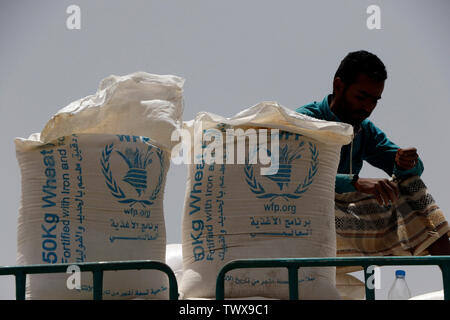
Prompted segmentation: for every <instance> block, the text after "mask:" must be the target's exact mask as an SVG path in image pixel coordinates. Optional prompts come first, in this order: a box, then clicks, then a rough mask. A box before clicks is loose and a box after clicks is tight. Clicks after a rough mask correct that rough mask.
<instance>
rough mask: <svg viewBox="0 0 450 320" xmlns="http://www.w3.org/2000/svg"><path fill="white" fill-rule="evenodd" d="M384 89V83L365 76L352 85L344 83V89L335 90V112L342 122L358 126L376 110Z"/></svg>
mask: <svg viewBox="0 0 450 320" xmlns="http://www.w3.org/2000/svg"><path fill="white" fill-rule="evenodd" d="M339 80H340V79H339ZM341 83H342V81H341ZM383 89H384V81H375V80H373V79H371V78H369V77H368V76H367V75H365V74H359V75H358V77H357V78H356V81H355V82H353V83H352V84H350V85H345V84H343V83H342V87H341V88H340V89H338V90H335V91H336V107H335V108H336V110H334V112H335V113H336V115H337V116H338V117H339V118H340V119H341V120H342V121H344V122H346V123H349V124H351V125H358V124H360V123H361V122H362V121H363V120H365V119H367V118H368V117H369V116H370V114H371V113H372V111H373V110H374V109H375V107H376V105H377V102H378V100H379V99H381V94H382V93H383Z"/></svg>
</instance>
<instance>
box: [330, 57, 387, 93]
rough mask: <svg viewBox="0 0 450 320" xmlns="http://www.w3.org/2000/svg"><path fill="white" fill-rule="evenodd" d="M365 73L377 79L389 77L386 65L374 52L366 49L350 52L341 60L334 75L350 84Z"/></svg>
mask: <svg viewBox="0 0 450 320" xmlns="http://www.w3.org/2000/svg"><path fill="white" fill-rule="evenodd" d="M361 73H363V74H365V75H367V76H368V77H369V78H371V79H373V80H375V81H384V80H386V79H387V72H386V67H385V66H384V64H383V62H382V61H381V60H380V59H379V58H378V57H377V56H376V55H374V54H373V53H370V52H368V51H365V50H360V51H354V52H350V53H349V54H347V55H346V56H345V58H344V59H343V60H342V61H341V64H340V65H339V68H338V69H337V71H336V74H335V75H334V77H335V78H336V77H339V78H341V80H342V81H343V82H344V83H345V84H346V85H347V86H348V85H350V84H352V83H353V82H355V81H356V78H357V76H358V75H359V74H361Z"/></svg>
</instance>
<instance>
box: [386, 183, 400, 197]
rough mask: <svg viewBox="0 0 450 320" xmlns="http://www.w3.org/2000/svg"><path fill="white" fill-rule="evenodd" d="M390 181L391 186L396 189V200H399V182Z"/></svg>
mask: <svg viewBox="0 0 450 320" xmlns="http://www.w3.org/2000/svg"><path fill="white" fill-rule="evenodd" d="M388 183H389V185H390V186H391V188H392V190H394V193H395V198H396V200H398V199H399V198H400V189H399V187H398V184H397V183H395V182H394V181H388Z"/></svg>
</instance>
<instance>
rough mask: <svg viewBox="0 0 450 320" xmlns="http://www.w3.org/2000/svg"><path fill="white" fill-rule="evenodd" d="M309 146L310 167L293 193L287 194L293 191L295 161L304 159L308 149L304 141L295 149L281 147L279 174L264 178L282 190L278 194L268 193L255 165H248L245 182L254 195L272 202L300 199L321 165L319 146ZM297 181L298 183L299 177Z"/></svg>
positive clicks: (246, 166) (245, 168)
mask: <svg viewBox="0 0 450 320" xmlns="http://www.w3.org/2000/svg"><path fill="white" fill-rule="evenodd" d="M308 144H309V148H308V149H309V153H310V155H311V160H310V167H309V168H308V169H307V172H306V173H305V175H304V179H303V180H301V179H300V181H301V182H300V183H299V184H295V186H296V187H295V190H292V192H287V190H288V189H293V188H290V185H291V182H292V177H293V172H292V165H293V163H295V161H297V160H299V159H302V157H304V153H305V149H306V147H305V142H304V141H301V142H300V143H299V144H298V145H297V146H296V147H295V148H292V147H291V148H289V146H288V145H287V144H285V145H284V146H283V147H281V145H280V154H279V164H278V168H279V169H278V172H277V173H276V174H273V175H265V176H264V177H265V178H266V179H269V180H271V181H273V182H275V183H276V185H277V186H278V189H279V190H280V192H278V193H274V192H266V190H265V188H264V186H263V185H262V184H261V183H260V182H259V181H258V180H257V179H256V175H255V173H254V169H253V165H252V164H249V163H246V164H245V166H244V172H245V181H246V182H247V184H248V186H249V187H250V190H251V191H252V193H254V194H255V195H256V196H257V198H260V199H268V198H270V200H274V199H275V198H278V197H282V198H283V199H285V200H288V199H298V198H300V197H301V196H302V195H303V194H304V193H305V192H306V191H307V190H308V188H309V187H310V186H311V184H312V183H313V181H314V176H315V175H316V174H317V169H318V165H319V150H317V146H316V145H315V144H313V143H311V142H308ZM267 152H268V153H269V154H270V151H269V150H267ZM295 180H296V181H298V180H299V179H298V177H297V178H296V179H295Z"/></svg>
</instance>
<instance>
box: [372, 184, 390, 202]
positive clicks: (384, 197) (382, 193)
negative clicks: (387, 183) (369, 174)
mask: <svg viewBox="0 0 450 320" xmlns="http://www.w3.org/2000/svg"><path fill="white" fill-rule="evenodd" d="M375 188H376V190H377V191H378V193H379V194H380V196H381V198H382V200H383V202H384V204H385V205H387V204H388V203H389V195H388V193H387V192H386V190H384V188H383V187H382V186H381V183H380V182H379V183H377V184H376V186H375ZM381 204H383V203H381Z"/></svg>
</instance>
